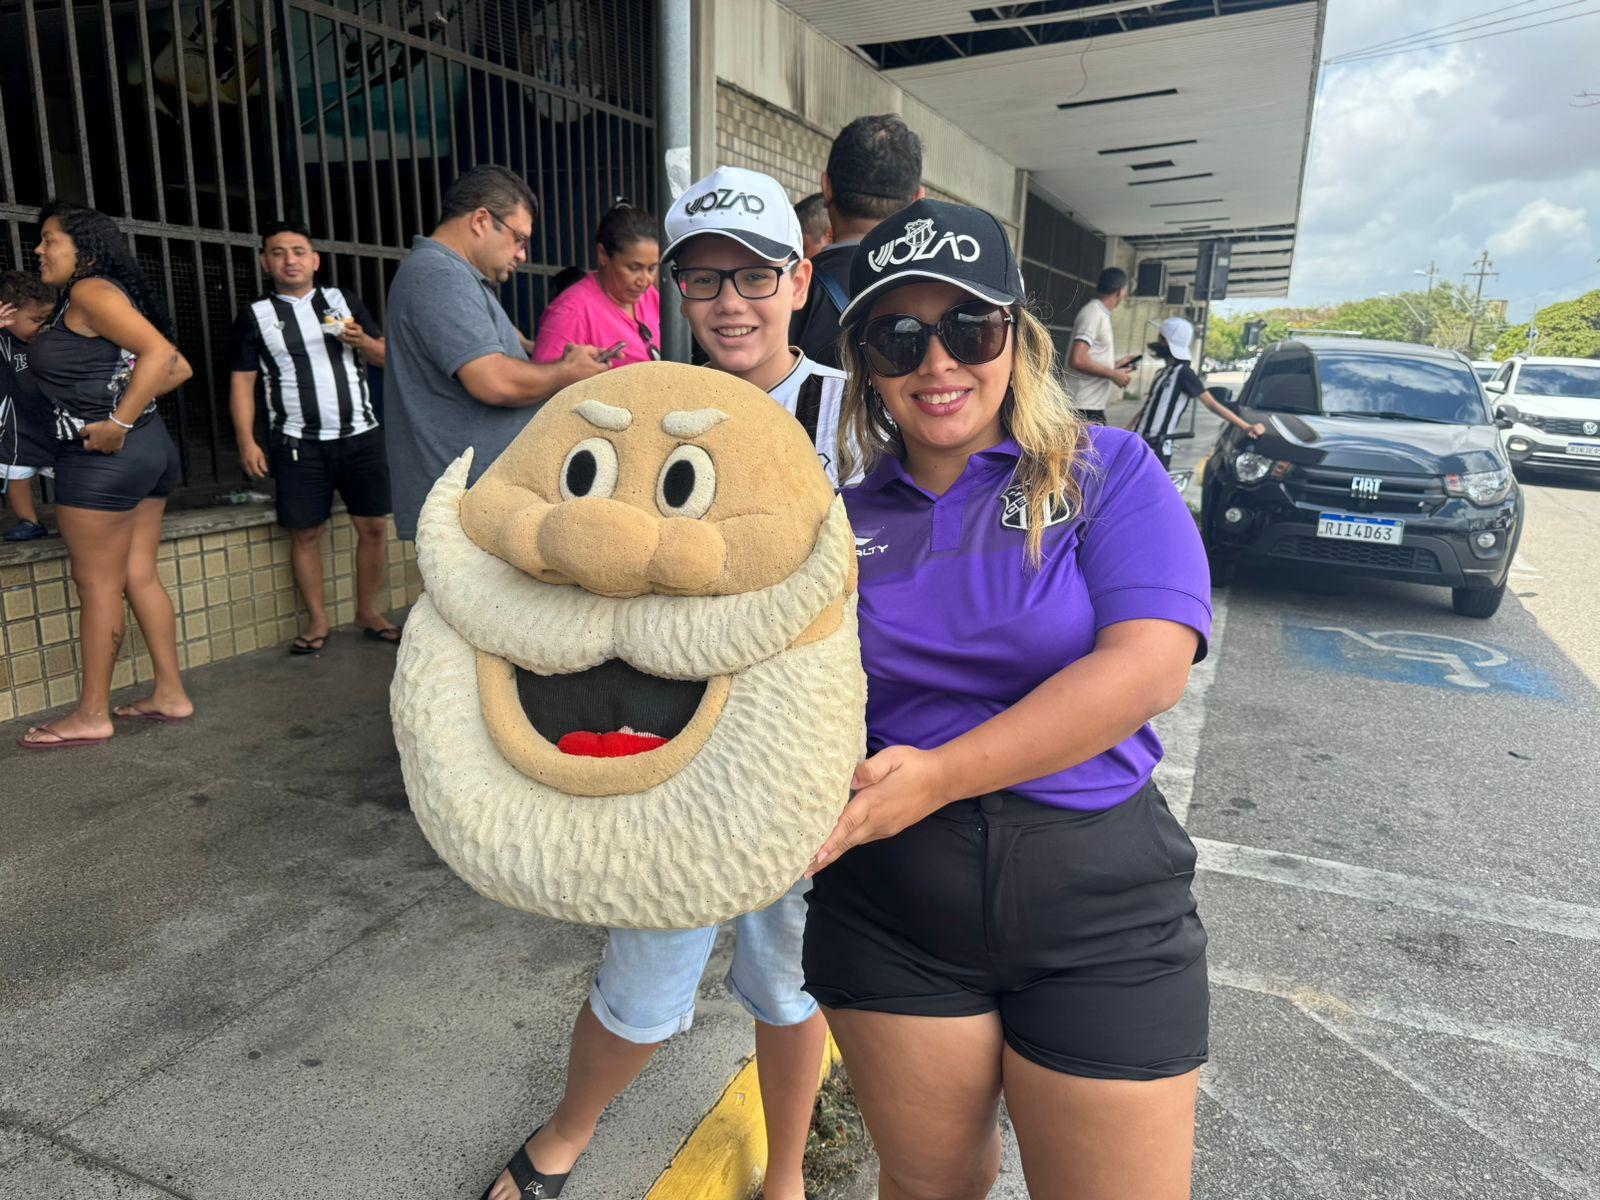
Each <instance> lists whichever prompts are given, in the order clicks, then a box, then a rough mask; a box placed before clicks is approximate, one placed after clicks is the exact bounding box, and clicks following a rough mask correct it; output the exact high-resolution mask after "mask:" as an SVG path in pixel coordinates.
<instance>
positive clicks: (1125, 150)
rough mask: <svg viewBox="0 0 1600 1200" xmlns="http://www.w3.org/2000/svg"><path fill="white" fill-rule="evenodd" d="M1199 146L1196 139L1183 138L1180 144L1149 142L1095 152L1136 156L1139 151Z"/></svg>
mask: <svg viewBox="0 0 1600 1200" xmlns="http://www.w3.org/2000/svg"><path fill="white" fill-rule="evenodd" d="M1198 144H1199V140H1198V139H1197V138H1184V139H1183V141H1181V142H1150V143H1148V144H1147V145H1144V146H1113V147H1112V148H1111V149H1109V150H1097V151H1095V153H1096V154H1138V153H1139V152H1140V151H1141V150H1169V149H1171V148H1172V147H1173V146H1195V145H1198Z"/></svg>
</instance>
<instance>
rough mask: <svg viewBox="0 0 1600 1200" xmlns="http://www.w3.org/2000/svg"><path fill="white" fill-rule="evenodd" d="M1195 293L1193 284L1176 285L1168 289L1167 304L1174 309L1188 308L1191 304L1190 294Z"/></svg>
mask: <svg viewBox="0 0 1600 1200" xmlns="http://www.w3.org/2000/svg"><path fill="white" fill-rule="evenodd" d="M1193 291H1194V285H1193V284H1190V283H1175V284H1173V285H1172V286H1171V287H1169V288H1168V289H1167V297H1166V302H1167V304H1168V305H1170V306H1171V307H1173V308H1187V307H1188V306H1189V304H1190V294H1191V293H1192V292H1193Z"/></svg>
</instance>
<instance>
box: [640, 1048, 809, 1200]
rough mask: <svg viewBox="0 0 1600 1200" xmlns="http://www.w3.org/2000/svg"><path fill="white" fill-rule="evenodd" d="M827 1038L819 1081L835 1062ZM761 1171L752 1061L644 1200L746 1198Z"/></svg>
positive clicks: (763, 1141)
mask: <svg viewBox="0 0 1600 1200" xmlns="http://www.w3.org/2000/svg"><path fill="white" fill-rule="evenodd" d="M839 1061H840V1060H839V1047H838V1046H836V1045H834V1043H833V1035H832V1034H829V1035H828V1042H827V1045H826V1046H825V1047H824V1048H823V1051H822V1078H823V1079H827V1078H828V1076H829V1075H832V1074H833V1070H834V1068H835V1067H836V1066H838V1064H839ZM766 1169H767V1123H766V1118H765V1115H764V1114H763V1113H762V1110H761V1088H760V1087H759V1086H758V1084H757V1081H756V1062H755V1059H754V1058H750V1059H747V1060H746V1061H745V1064H744V1065H743V1066H742V1067H740V1068H739V1071H738V1073H737V1074H736V1075H734V1077H733V1079H732V1081H731V1082H730V1083H729V1084H728V1086H727V1087H726V1088H724V1089H723V1092H722V1095H721V1097H720V1098H718V1100H717V1102H716V1103H715V1104H713V1105H712V1106H711V1111H710V1112H708V1113H706V1115H705V1116H704V1117H702V1118H701V1120H700V1124H699V1125H697V1126H695V1129H694V1132H693V1133H691V1134H690V1135H689V1136H688V1137H687V1138H686V1139H684V1143H683V1145H682V1146H681V1147H679V1149H678V1153H677V1154H676V1155H674V1156H673V1159H672V1162H670V1163H669V1164H667V1169H666V1170H665V1171H663V1172H661V1176H660V1178H658V1179H657V1180H656V1181H655V1184H654V1186H653V1187H651V1189H650V1191H649V1193H648V1194H647V1195H646V1196H645V1200H749V1197H750V1196H751V1195H752V1194H753V1193H754V1192H755V1190H756V1188H757V1187H758V1186H760V1183H761V1177H762V1175H763V1174H765V1172H766Z"/></svg>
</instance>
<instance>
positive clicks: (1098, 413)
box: [1077, 408, 1106, 425]
mask: <svg viewBox="0 0 1600 1200" xmlns="http://www.w3.org/2000/svg"><path fill="white" fill-rule="evenodd" d="M1077 413H1078V420H1080V421H1083V422H1086V423H1087V424H1090V425H1104V424H1105V423H1106V410H1105V409H1103V408H1080V409H1078V410H1077Z"/></svg>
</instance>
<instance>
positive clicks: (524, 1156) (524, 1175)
mask: <svg viewBox="0 0 1600 1200" xmlns="http://www.w3.org/2000/svg"><path fill="white" fill-rule="evenodd" d="M543 1128H544V1126H543V1125H541V1126H539V1129H543ZM539 1129H535V1130H534V1131H533V1132H532V1133H530V1134H529V1135H528V1136H527V1137H525V1138H523V1139H522V1145H520V1146H518V1147H517V1152H516V1153H515V1154H513V1155H512V1156H511V1161H510V1162H508V1163H506V1165H505V1167H504V1168H502V1169H503V1170H506V1171H510V1172H511V1180H512V1182H513V1183H515V1184H516V1185H517V1187H518V1188H520V1189H521V1193H520V1194H521V1195H522V1197H523V1200H555V1198H556V1197H557V1196H559V1195H561V1189H562V1188H564V1187H566V1185H567V1175H570V1174H572V1172H571V1171H568V1172H567V1173H566V1174H565V1175H544V1174H541V1173H540V1172H539V1170H538V1168H536V1167H535V1166H534V1165H533V1160H532V1159H531V1158H529V1157H528V1143H529V1142H531V1141H533V1139H534V1138H536V1137H538V1136H539ZM499 1178H500V1176H499V1175H496V1176H495V1179H499ZM492 1191H494V1180H491V1181H490V1182H489V1186H488V1187H486V1188H484V1189H483V1195H482V1196H480V1197H479V1200H489V1193H490V1192H492Z"/></svg>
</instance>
